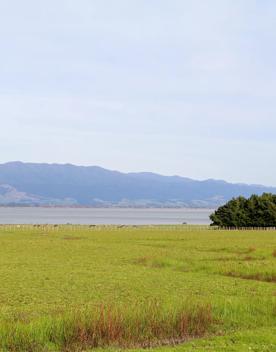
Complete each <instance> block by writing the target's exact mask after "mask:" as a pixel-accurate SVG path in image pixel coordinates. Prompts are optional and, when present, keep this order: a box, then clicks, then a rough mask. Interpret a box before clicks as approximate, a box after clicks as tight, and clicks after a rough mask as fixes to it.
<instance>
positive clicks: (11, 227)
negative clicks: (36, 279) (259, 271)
mask: <svg viewBox="0 0 276 352" xmlns="http://www.w3.org/2000/svg"><path fill="white" fill-rule="evenodd" d="M135 229H136V230H141V229H143V230H147V231H150V230H160V231H161V230H163V231H276V227H219V226H209V225H72V224H68V225H63V224H62V225H58V224H56V225H50V224H41V225H38V224H37V225H27V224H26V225H25V224H22V225H19V224H18V225H16V224H0V231H15V230H25V231H26V230H31V231H35V230H38V231H41V230H42V231H45V232H48V231H49V232H50V231H51V232H59V231H61V230H62V231H64V230H69V231H71V232H75V231H80V230H91V231H122V230H135Z"/></svg>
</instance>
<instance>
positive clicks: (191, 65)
mask: <svg viewBox="0 0 276 352" xmlns="http://www.w3.org/2000/svg"><path fill="white" fill-rule="evenodd" d="M0 50H1V55H0V121H1V129H0V150H1V154H0V162H6V161H11V160H22V161H32V162H59V163H66V162H70V163H75V164H80V165H81V164H82V165H99V166H103V167H106V168H111V169H117V170H122V171H154V172H159V173H163V174H166V175H172V174H178V175H183V176H187V177H192V178H196V179H205V178H218V179H226V180H228V181H233V182H247V183H262V184H267V185H274V186H276V166H275V160H276V138H275V131H276V60H275V56H276V1H275V0H258V1H257V0H189V1H187V0H77V1H76V0H74V1H72V0H47V1H44V0H43V1H42V0H24V1H22V0H8V1H1V2H0Z"/></svg>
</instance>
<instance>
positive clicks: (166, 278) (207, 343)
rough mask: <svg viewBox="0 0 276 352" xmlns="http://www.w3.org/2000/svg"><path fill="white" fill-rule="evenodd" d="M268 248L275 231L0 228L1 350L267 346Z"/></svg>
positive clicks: (272, 324) (272, 312)
mask: <svg viewBox="0 0 276 352" xmlns="http://www.w3.org/2000/svg"><path fill="white" fill-rule="evenodd" d="M275 250H276V232H274V231H240V232H239V231H219V230H207V229H206V230H203V229H198V228H197V227H194V228H186V227H185V226H183V227H152V228H150V227H124V228H115V227H114V228H112V227H107V228H104V227H102V228H100V227H92V228H88V227H72V226H61V227H44V226H43V227H31V226H30V227H20V228H15V227H7V226H5V227H0V310H1V318H0V350H1V348H2V350H3V351H7V350H8V351H45V352H46V351H59V350H62V351H81V350H84V349H85V348H86V349H87V350H89V348H91V347H93V346H98V347H101V346H102V348H103V349H105V350H106V349H108V348H110V349H112V350H114V349H115V350H118V349H119V347H120V346H121V347H124V348H126V347H128V348H136V350H137V349H139V346H141V347H149V346H152V347H155V346H156V347H155V348H156V350H158V351H164V352H166V351H168V350H175V351H176V352H177V351H179V352H180V351H183V352H184V351H185V352H186V351H216V352H217V351H276V337H275V336H276V252H275ZM95 321H96V322H97V323H95ZM93 324H94V325H93ZM183 324H184V325H183ZM99 326H100V327H99ZM93 329H94V330H93ZM180 330H181V333H180V332H179V331H180ZM95 331H96V332H95ZM93 334H94V335H93ZM97 334H98V335H99V336H98V335H97ZM92 335H93V336H92ZM96 335H97V336H96ZM131 335H133V336H131ZM194 336H195V337H196V338H193V337H194ZM92 337H93V338H92ZM185 340H187V341H185ZM180 342H181V344H179V345H176V346H174V347H172V346H163V347H161V346H159V347H158V343H160V344H161V343H162V344H172V343H175V344H176V343H180ZM108 345H113V346H112V347H109V346H108ZM89 346H90V347H89Z"/></svg>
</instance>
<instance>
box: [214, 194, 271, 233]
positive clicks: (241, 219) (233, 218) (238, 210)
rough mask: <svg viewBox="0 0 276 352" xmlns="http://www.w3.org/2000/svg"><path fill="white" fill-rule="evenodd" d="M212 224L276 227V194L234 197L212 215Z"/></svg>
mask: <svg viewBox="0 0 276 352" xmlns="http://www.w3.org/2000/svg"><path fill="white" fill-rule="evenodd" d="M210 219H211V220H212V222H213V223H212V225H215V226H222V227H238V228H242V227H276V195H273V194H271V193H264V194H263V195H262V196H257V195H252V196H251V197H250V198H249V199H246V198H244V197H238V198H233V199H232V200H230V201H229V202H228V203H227V204H225V205H224V206H222V207H220V208H218V209H217V210H216V211H215V212H214V213H213V214H212V215H211V216H210Z"/></svg>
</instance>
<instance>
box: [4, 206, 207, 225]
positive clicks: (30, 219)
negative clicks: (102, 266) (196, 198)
mask: <svg viewBox="0 0 276 352" xmlns="http://www.w3.org/2000/svg"><path fill="white" fill-rule="evenodd" d="M212 211H213V210H212V209H188V208H182V209H171V208H170V209H132V208H127V209H122V208H104V209H103V208H36V207H30V208H29V207H28V208H24V207H0V224H67V223H70V224H81V225H87V224H95V225H101V224H102V225H112V224H114V225H118V224H122V225H161V224H182V223H183V222H186V223H187V224H195V225H208V224H210V221H209V215H210V214H211V213H212Z"/></svg>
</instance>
